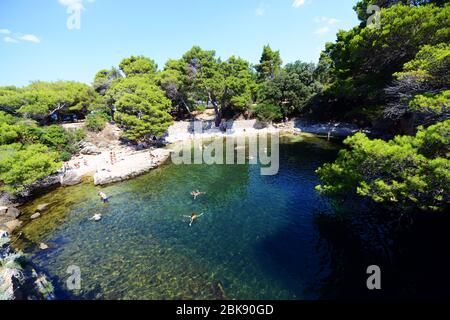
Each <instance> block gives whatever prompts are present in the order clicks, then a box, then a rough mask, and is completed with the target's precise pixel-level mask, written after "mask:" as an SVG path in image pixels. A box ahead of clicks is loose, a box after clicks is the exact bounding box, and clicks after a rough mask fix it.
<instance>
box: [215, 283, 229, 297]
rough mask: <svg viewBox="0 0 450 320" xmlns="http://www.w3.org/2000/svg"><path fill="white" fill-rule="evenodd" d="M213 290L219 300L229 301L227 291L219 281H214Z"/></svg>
mask: <svg viewBox="0 0 450 320" xmlns="http://www.w3.org/2000/svg"><path fill="white" fill-rule="evenodd" d="M212 290H213V293H214V296H215V297H216V299H217V300H227V296H226V294H225V290H224V289H223V286H222V283H220V282H219V281H214V282H213V284H212Z"/></svg>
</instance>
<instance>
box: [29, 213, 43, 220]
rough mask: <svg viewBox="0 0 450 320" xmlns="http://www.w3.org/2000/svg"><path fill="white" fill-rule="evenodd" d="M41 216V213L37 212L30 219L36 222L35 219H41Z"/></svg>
mask: <svg viewBox="0 0 450 320" xmlns="http://www.w3.org/2000/svg"><path fill="white" fill-rule="evenodd" d="M40 216H41V214H40V213H39V212H36V213H35V214H33V215H32V216H31V217H30V218H31V219H32V220H34V219H37V218H39V217H40Z"/></svg>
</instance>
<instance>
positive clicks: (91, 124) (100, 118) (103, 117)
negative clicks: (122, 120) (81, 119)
mask: <svg viewBox="0 0 450 320" xmlns="http://www.w3.org/2000/svg"><path fill="white" fill-rule="evenodd" d="M109 120H110V118H109V116H108V115H107V114H105V113H103V112H97V113H91V114H89V115H88V116H87V117H86V128H87V129H88V130H89V131H93V132H100V131H102V130H103V129H104V128H105V125H106V123H107V122H108V121H109Z"/></svg>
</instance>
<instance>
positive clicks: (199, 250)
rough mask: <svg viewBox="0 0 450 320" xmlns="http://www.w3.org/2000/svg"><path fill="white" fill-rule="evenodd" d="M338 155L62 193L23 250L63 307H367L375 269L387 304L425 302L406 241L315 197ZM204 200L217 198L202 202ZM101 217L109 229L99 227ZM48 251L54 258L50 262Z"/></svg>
mask: <svg viewBox="0 0 450 320" xmlns="http://www.w3.org/2000/svg"><path fill="white" fill-rule="evenodd" d="M337 147H338V146H336V145H334V144H331V143H328V142H326V141H324V140H320V139H317V138H301V139H300V138H297V141H292V140H285V141H284V144H282V146H281V148H280V172H279V174H278V175H276V176H261V175H260V170H259V169H260V168H259V166H257V165H231V166H227V165H213V166H207V165H188V166H186V165H182V166H176V165H173V164H170V163H169V164H167V165H165V166H163V167H161V168H159V169H157V170H154V171H152V172H150V173H148V174H146V175H144V176H141V177H139V178H136V179H134V180H131V181H126V182H122V183H118V184H115V185H111V186H108V187H105V188H99V187H95V186H93V185H91V184H87V183H86V184H82V185H78V186H75V187H70V188H61V189H58V190H56V191H54V192H52V193H50V194H47V195H45V196H43V197H41V198H39V199H37V200H35V201H34V202H32V203H30V204H29V205H27V207H25V208H24V210H25V211H26V212H27V214H29V215H30V214H32V213H34V210H35V208H36V206H37V205H38V204H41V203H52V206H51V208H50V209H49V210H48V211H47V212H46V213H45V214H44V215H43V216H42V217H41V218H39V219H37V220H33V221H29V222H28V223H26V224H25V226H24V228H23V229H22V230H21V231H22V233H23V234H22V236H21V237H20V238H19V239H18V240H17V242H16V244H17V246H18V247H19V248H21V249H23V250H24V251H25V252H26V253H28V254H29V255H30V257H31V260H32V261H33V262H34V263H35V264H36V265H37V266H38V267H39V268H40V269H41V270H43V271H45V272H47V274H48V275H50V276H51V278H52V280H53V281H54V283H55V286H56V287H57V289H58V295H59V297H60V298H75V299H80V298H81V299H93V298H97V299H221V298H228V299H319V298H336V297H366V296H368V293H367V290H366V288H365V281H366V277H367V276H366V274H365V269H366V268H367V266H368V265H370V264H374V263H375V264H378V265H381V266H382V268H383V270H385V271H386V273H385V275H386V278H388V279H390V280H392V282H391V283H390V285H387V288H386V291H385V292H388V293H389V294H391V295H394V296H395V295H398V294H403V293H408V294H409V293H411V292H416V290H417V288H415V286H416V285H417V283H418V282H417V281H415V280H416V278H414V277H413V281H411V279H410V278H407V279H406V278H405V279H403V278H402V277H398V276H395V277H394V275H398V271H399V270H400V268H401V267H402V263H399V262H398V261H397V260H398V258H397V257H396V256H395V253H392V249H391V247H392V246H393V245H392V243H393V242H395V241H396V239H392V238H391V237H390V236H388V235H387V234H390V233H389V228H390V227H389V226H385V225H384V224H383V223H379V222H378V221H376V217H378V215H375V216H371V215H363V218H362V219H352V218H351V215H348V214H347V215H345V214H342V212H340V211H338V210H337V209H335V208H334V206H332V204H331V203H330V202H329V200H327V199H326V198H323V197H321V196H319V195H318V194H317V193H316V192H315V191H314V187H315V186H316V185H317V184H318V180H317V177H316V175H315V173H314V171H315V169H316V168H317V167H319V166H320V165H322V164H323V163H324V162H330V161H333V160H334V159H335V157H336V155H337ZM197 189H199V190H201V191H205V192H207V194H206V195H205V196H202V197H200V198H199V199H197V200H193V199H192V197H191V196H190V192H191V191H192V190H197ZM99 190H103V191H104V192H105V193H106V194H108V195H109V196H110V203H109V205H107V206H104V205H103V204H102V203H101V202H100V201H99V199H98V196H97V193H98V191H99ZM358 210H359V209H358ZM192 212H197V213H201V212H204V213H205V214H204V215H203V216H202V217H200V218H199V219H198V221H197V222H195V223H194V225H193V226H192V227H189V226H188V219H187V218H185V217H184V216H185V215H190V214H191V213H192ZM95 213H101V214H102V215H103V219H102V220H101V221H100V222H97V223H95V222H92V221H88V218H89V217H91V216H92V215H94V214H95ZM358 216H362V215H360V214H359V215H358ZM385 235H386V236H385ZM41 242H44V243H46V244H48V245H49V246H50V249H49V250H46V251H41V250H39V249H38V246H39V243H41ZM402 248H403V249H402V250H403V251H404V250H405V249H408V247H407V246H405V245H403V247H402ZM414 254H416V252H411V256H414ZM402 261H403V260H402ZM407 262H408V261H407V260H405V261H404V263H407ZM71 265H76V266H79V267H80V268H81V275H82V283H81V285H82V290H80V291H76V292H69V291H68V290H67V288H66V285H65V281H66V279H67V278H68V276H69V274H67V273H66V270H67V268H68V267H69V266H71ZM418 270H419V271H416V272H419V276H420V272H423V268H418ZM410 271H411V270H410ZM413 271H414V270H413ZM413 271H411V272H413ZM414 276H417V275H414ZM394 278H395V279H394ZM397 288H401V289H400V291H399V290H398V289H397ZM369 297H370V296H369Z"/></svg>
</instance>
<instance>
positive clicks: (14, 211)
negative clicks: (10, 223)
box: [5, 207, 21, 219]
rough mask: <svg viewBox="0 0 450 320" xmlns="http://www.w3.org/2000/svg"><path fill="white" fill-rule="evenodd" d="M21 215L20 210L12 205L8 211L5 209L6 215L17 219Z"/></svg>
mask: <svg viewBox="0 0 450 320" xmlns="http://www.w3.org/2000/svg"><path fill="white" fill-rule="evenodd" d="M20 215H21V212H20V210H19V209H17V208H14V207H9V208H8V211H6V215H5V216H6V217H9V218H13V219H17V218H18V217H19V216H20Z"/></svg>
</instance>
